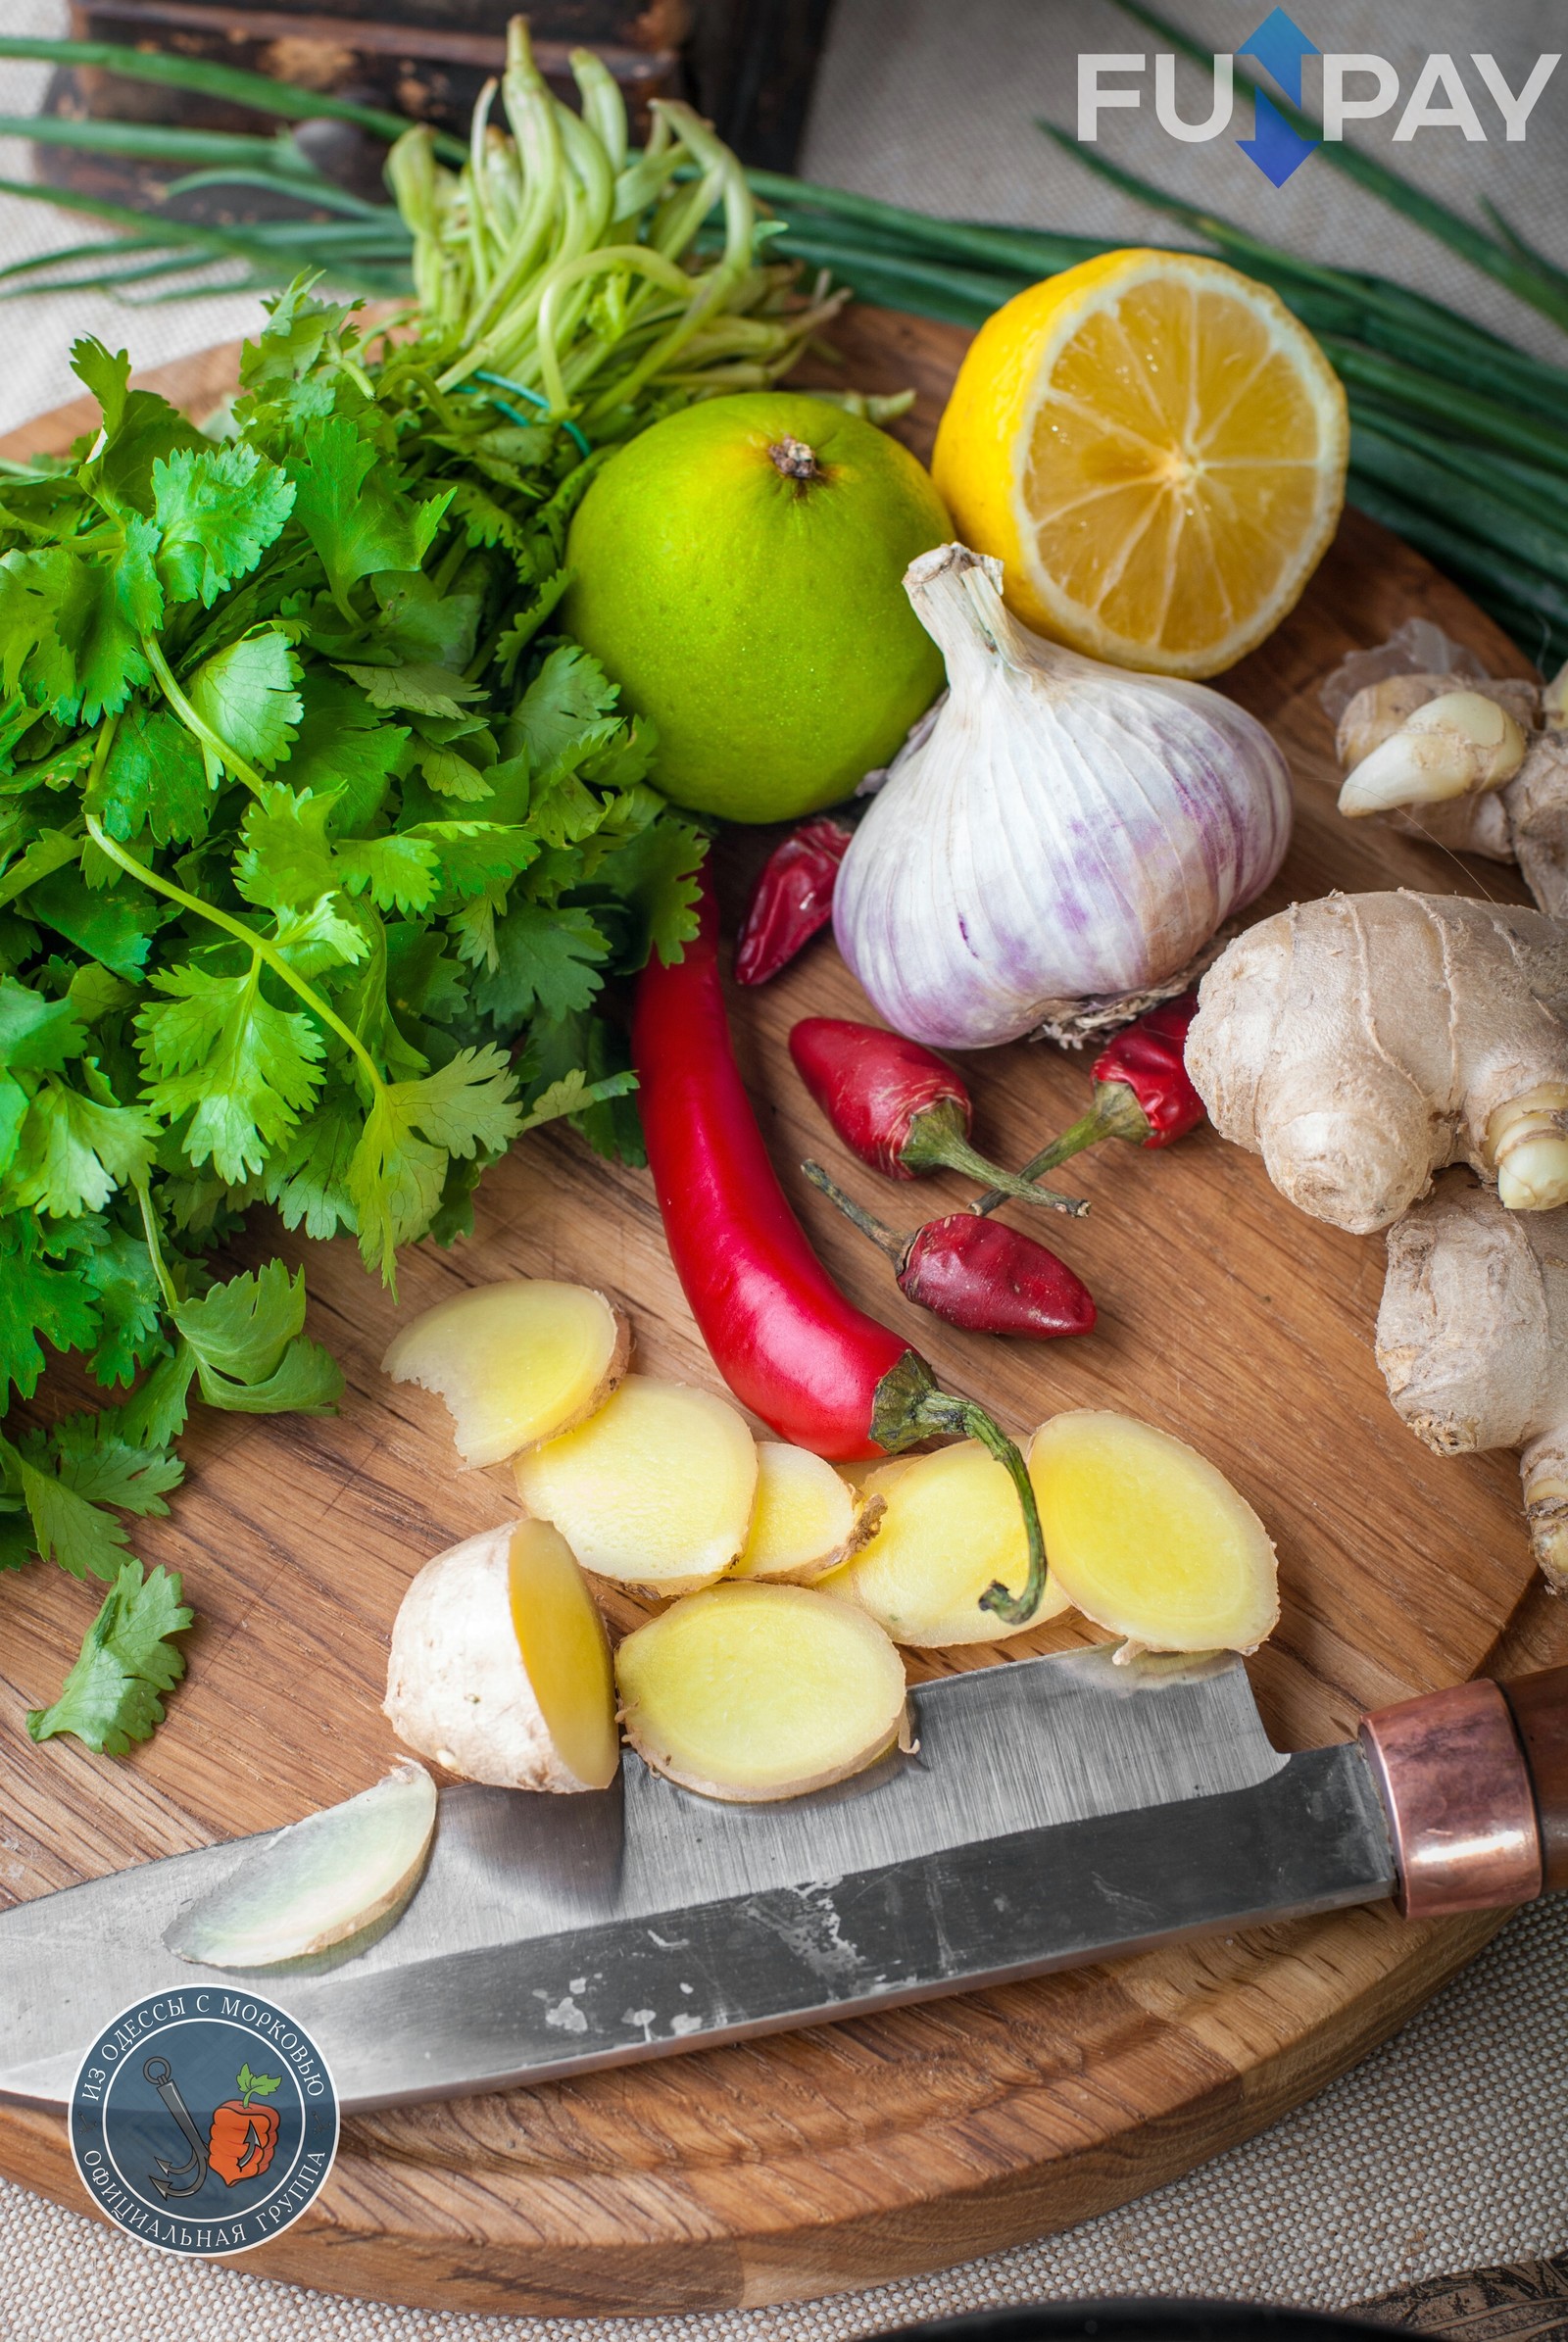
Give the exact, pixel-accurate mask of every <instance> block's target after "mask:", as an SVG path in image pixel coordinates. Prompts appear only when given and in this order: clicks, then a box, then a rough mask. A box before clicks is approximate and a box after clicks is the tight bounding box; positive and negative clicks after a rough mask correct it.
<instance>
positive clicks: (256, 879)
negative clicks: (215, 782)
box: [234, 781, 338, 910]
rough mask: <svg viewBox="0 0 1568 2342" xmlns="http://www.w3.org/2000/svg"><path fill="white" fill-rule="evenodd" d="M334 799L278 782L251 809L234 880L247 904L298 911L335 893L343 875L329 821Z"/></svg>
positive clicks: (242, 828)
mask: <svg viewBox="0 0 1568 2342" xmlns="http://www.w3.org/2000/svg"><path fill="white" fill-rule="evenodd" d="M334 797H335V792H332V791H328V793H327V794H326V795H325V796H324V797H318V796H317V795H316V793H315V791H314V790H311V789H302V790H299V791H295V790H293V789H291V788H290V787H289V786H288V784H287V783H286V782H283V781H273V782H270V784H269V785H268V786H267V787H266V788H265V789H263V791H262V792H261V795H260V796H259V797H257V798H256V799H255V800H253V802H252V803H251V804H250V805H248V806H247V807H246V809H245V818H244V820H243V821H242V823H241V824H240V838H241V842H242V849H241V852H240V854H239V855H238V856H237V858H236V860H235V863H234V882H235V884H236V885H237V887H238V888H239V891H240V893H241V894H242V895H243V896H244V898H245V900H246V902H247V903H257V904H259V905H260V906H261V907H262V908H264V909H266V910H297V909H298V908H299V907H300V905H301V904H302V903H316V902H319V899H320V898H321V896H322V895H326V894H330V893H331V892H332V891H333V889H334V888H335V887H336V886H337V884H338V874H337V870H336V867H335V865H334V862H333V858H332V847H331V843H330V841H329V839H328V837H327V834H326V825H327V822H328V821H329V819H330V818H331V813H332V806H333V803H334Z"/></svg>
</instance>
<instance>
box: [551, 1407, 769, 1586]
mask: <svg viewBox="0 0 1568 2342" xmlns="http://www.w3.org/2000/svg"><path fill="white" fill-rule="evenodd" d="M515 1474H516V1482H517V1493H518V1495H519V1496H520V1497H521V1498H522V1501H523V1503H524V1504H525V1505H526V1506H527V1508H528V1510H529V1512H530V1513H532V1514H534V1515H535V1517H536V1518H538V1519H539V1520H542V1521H553V1522H554V1523H555V1525H556V1527H557V1528H558V1529H559V1530H560V1531H561V1534H562V1536H563V1537H564V1538H565V1540H566V1542H567V1544H568V1545H569V1546H570V1547H571V1549H572V1551H573V1553H575V1555H576V1556H577V1559H578V1560H579V1561H580V1562H581V1563H582V1565H583V1568H584V1569H587V1570H594V1571H596V1572H597V1573H598V1575H599V1576H600V1577H601V1578H617V1579H619V1580H620V1581H621V1582H622V1583H623V1584H624V1585H627V1586H646V1587H647V1588H648V1589H649V1591H650V1592H652V1593H659V1594H683V1593H690V1592H691V1591H692V1590H693V1589H694V1588H695V1587H697V1586H708V1585H711V1582H712V1581H713V1579H715V1578H718V1577H722V1575H723V1573H724V1572H725V1571H726V1570H727V1569H729V1568H730V1567H731V1566H732V1565H733V1564H734V1562H735V1561H736V1560H737V1559H738V1558H739V1556H740V1553H741V1551H742V1549H743V1547H744V1546H745V1543H746V1537H747V1531H748V1530H749V1528H750V1527H751V1519H752V1507H753V1504H754V1503H755V1501H756V1497H757V1444H756V1442H755V1440H754V1439H753V1438H752V1435H751V1433H750V1432H749V1431H748V1430H747V1428H746V1423H745V1420H744V1418H743V1417H742V1416H741V1415H740V1414H739V1413H738V1411H737V1410H736V1409H735V1408H734V1407H732V1406H731V1405H730V1404H729V1402H728V1400H726V1399H722V1398H715V1397H713V1395H712V1394H711V1392H710V1391H694V1390H691V1389H690V1388H689V1387H688V1386H687V1385H686V1384H684V1383H662V1382H658V1381H656V1380H655V1379H654V1378H653V1377H652V1376H651V1375H640V1374H633V1375H628V1376H627V1377H626V1379H625V1381H624V1382H623V1383H622V1384H621V1385H620V1387H619V1388H618V1390H617V1391H615V1392H614V1394H613V1397H611V1398H610V1399H609V1400H608V1401H607V1402H606V1404H605V1405H604V1406H602V1407H601V1408H600V1409H599V1411H598V1413H597V1414H596V1415H591V1416H590V1417H589V1419H588V1421H587V1422H586V1423H583V1424H579V1425H578V1427H577V1428H576V1430H575V1431H570V1432H567V1433H566V1434H565V1435H564V1438H562V1439H551V1440H549V1441H548V1442H547V1443H546V1444H545V1445H544V1446H542V1447H534V1448H530V1449H529V1450H528V1452H527V1453H526V1454H524V1455H519V1456H518V1458H517V1460H516V1464H515Z"/></svg>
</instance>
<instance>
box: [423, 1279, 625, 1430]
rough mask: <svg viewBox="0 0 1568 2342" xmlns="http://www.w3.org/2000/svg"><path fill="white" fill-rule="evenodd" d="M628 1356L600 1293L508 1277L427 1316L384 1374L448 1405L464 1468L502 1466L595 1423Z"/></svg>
mask: <svg viewBox="0 0 1568 2342" xmlns="http://www.w3.org/2000/svg"><path fill="white" fill-rule="evenodd" d="M630 1355H631V1333H630V1330H629V1328H628V1326H627V1324H626V1321H625V1319H624V1318H623V1317H622V1315H621V1313H620V1311H619V1310H618V1309H616V1308H615V1307H614V1306H613V1303H612V1302H610V1301H607V1300H606V1298H605V1296H604V1294H603V1293H594V1292H592V1291H591V1290H590V1288H589V1287H587V1286H586V1285H558V1284H556V1283H554V1282H553V1281H552V1280H551V1279H549V1278H546V1277H510V1278H507V1279H505V1280H504V1281H503V1282H502V1283H500V1284H497V1285H475V1286H470V1287H469V1289H468V1290H467V1292H466V1293H454V1294H453V1296H452V1298H451V1300H449V1301H438V1302H437V1303H436V1305H435V1307H434V1308H433V1309H426V1310H425V1311H423V1313H422V1314H421V1315H420V1316H418V1317H417V1318H416V1319H415V1320H414V1322H413V1324H412V1325H407V1326H404V1327H402V1328H400V1330H399V1332H398V1334H397V1336H396V1338H395V1339H394V1341H393V1342H392V1345H391V1347H390V1348H389V1349H388V1351H387V1353H386V1356H385V1357H384V1358H383V1359H382V1361H381V1367H382V1371H383V1372H384V1373H386V1374H389V1375H390V1376H391V1377H392V1380H393V1381H394V1382H395V1383H417V1384H418V1386H419V1388H420V1389H421V1390H422V1391H435V1392H436V1393H437V1395H438V1396H439V1397H441V1398H444V1399H445V1400H446V1402H447V1406H448V1408H449V1409H450V1411H451V1415H452V1432H453V1438H454V1439H456V1441H457V1447H458V1453H459V1454H460V1455H461V1456H462V1458H463V1460H464V1462H465V1463H466V1464H470V1465H477V1464H501V1463H505V1462H506V1460H507V1458H508V1456H512V1455H515V1454H516V1453H517V1451H518V1449H519V1448H523V1447H530V1446H533V1445H534V1444H536V1443H537V1442H538V1441H539V1440H541V1439H555V1438H557V1437H558V1435H559V1434H560V1433H562V1432H564V1431H569V1430H570V1429H571V1427H572V1426H573V1425H574V1424H577V1423H581V1422H582V1421H583V1419H584V1418H585V1417H586V1416H589V1415H591V1414H592V1413H593V1412H594V1409H595V1408H596V1407H598V1406H599V1405H601V1404H602V1402H603V1401H604V1400H605V1399H606V1398H608V1397H609V1395H610V1393H611V1391H613V1390H614V1388H615V1386H616V1384H617V1383H618V1382H619V1381H620V1379H621V1377H622V1375H623V1374H624V1373H625V1371H626V1361H627V1359H628V1358H629V1357H630Z"/></svg>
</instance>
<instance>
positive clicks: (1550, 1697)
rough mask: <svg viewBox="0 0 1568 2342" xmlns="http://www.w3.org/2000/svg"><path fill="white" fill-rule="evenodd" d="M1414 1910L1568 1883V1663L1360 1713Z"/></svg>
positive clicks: (1502, 1899) (1479, 1905)
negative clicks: (1535, 1673)
mask: <svg viewBox="0 0 1568 2342" xmlns="http://www.w3.org/2000/svg"><path fill="white" fill-rule="evenodd" d="M1361 1746H1362V1750H1363V1752H1364V1753H1365V1756H1366V1759H1367V1763H1368V1765H1369V1766H1370V1768H1371V1772H1372V1778H1373V1780H1374V1781H1376V1783H1377V1786H1378V1790H1379V1793H1380V1795H1381V1796H1382V1799H1383V1804H1384V1808H1385V1810H1386V1812H1387V1814H1388V1821H1389V1834H1390V1836H1391V1837H1392V1838H1393V1840H1394V1856H1395V1861H1396V1863H1397V1867H1398V1874H1399V1886H1398V1896H1397V1900H1398V1906H1399V1909H1400V1910H1401V1911H1402V1912H1403V1913H1404V1915H1405V1917H1406V1918H1407V1919H1441V1918H1444V1917H1446V1916H1447V1915H1448V1914H1450V1913H1452V1912H1457V1911H1495V1910H1500V1909H1503V1908H1504V1907H1506V1906H1507V1905H1509V1904H1513V1903H1528V1902H1531V1901H1533V1900H1534V1898H1535V1897H1536V1896H1537V1895H1539V1894H1544V1893H1546V1892H1549V1891H1551V1890H1553V1889H1556V1888H1559V1887H1565V1886H1568V1667H1551V1668H1547V1669H1546V1670H1545V1672H1544V1674H1541V1675H1530V1676H1519V1677H1516V1678H1515V1680H1514V1681H1513V1682H1512V1683H1492V1682H1490V1681H1489V1680H1488V1679H1487V1678H1486V1677H1484V1676H1483V1677H1478V1678H1477V1679H1476V1681H1475V1682H1473V1683H1455V1684H1453V1685H1451V1686H1450V1687H1449V1688H1448V1689H1447V1690H1445V1691H1428V1692H1425V1693H1423V1694H1422V1696H1421V1697H1420V1698H1419V1699H1406V1700H1401V1701H1400V1702H1399V1704H1398V1705H1397V1707H1393V1708H1380V1709H1379V1710H1378V1711H1377V1713H1376V1714H1375V1715H1372V1716H1364V1717H1363V1718H1362V1719H1361Z"/></svg>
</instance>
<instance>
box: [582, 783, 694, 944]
mask: <svg viewBox="0 0 1568 2342" xmlns="http://www.w3.org/2000/svg"><path fill="white" fill-rule="evenodd" d="M707 852H708V841H707V839H706V838H704V837H702V836H700V835H699V834H698V832H697V831H696V830H694V829H688V828H687V826H686V824H685V823H684V822H683V821H673V820H669V819H665V820H662V821H655V822H651V823H650V824H649V826H648V828H647V829H645V830H642V831H640V832H639V833H638V835H637V836H636V837H634V838H628V839H627V841H626V843H625V844H624V845H623V846H617V847H616V848H615V850H614V852H613V854H607V856H606V857H605V860H604V861H603V862H602V863H601V864H600V867H599V869H598V871H597V873H596V881H597V883H598V884H599V885H602V886H606V887H609V888H611V889H613V892H614V893H615V894H616V895H618V896H619V897H620V898H621V900H622V901H623V902H625V903H629V904H630V905H631V907H632V908H633V909H634V910H635V911H636V912H637V914H638V920H639V924H640V926H641V928H642V930H643V932H642V936H641V937H640V939H639V945H638V949H637V951H636V952H635V954H634V961H633V964H635V965H637V966H641V965H642V962H643V961H644V960H645V959H646V958H647V957H648V956H649V954H650V953H651V952H654V951H657V952H658V953H659V956H660V958H661V959H662V961H663V962H664V965H665V966H666V967H668V965H669V964H670V962H671V961H672V960H676V959H678V958H679V957H680V955H681V951H682V950H683V949H684V947H685V946H686V945H687V944H689V943H690V942H691V939H692V937H693V936H694V935H695V934H696V933H697V897H698V892H699V872H700V871H701V869H702V866H703V857H704V855H705V854H707Z"/></svg>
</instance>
